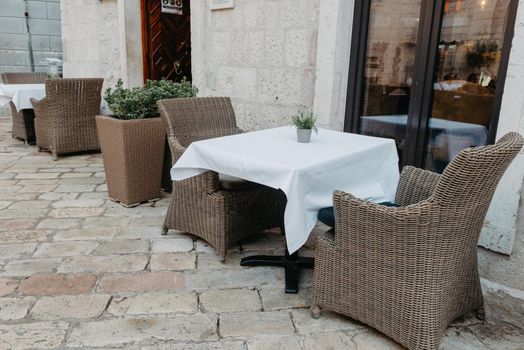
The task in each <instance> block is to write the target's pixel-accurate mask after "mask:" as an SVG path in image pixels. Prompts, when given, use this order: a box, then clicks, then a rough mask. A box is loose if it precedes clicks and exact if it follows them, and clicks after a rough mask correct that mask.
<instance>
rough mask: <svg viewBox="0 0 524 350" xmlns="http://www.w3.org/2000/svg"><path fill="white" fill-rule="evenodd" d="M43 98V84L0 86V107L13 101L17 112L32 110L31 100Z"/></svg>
mask: <svg viewBox="0 0 524 350" xmlns="http://www.w3.org/2000/svg"><path fill="white" fill-rule="evenodd" d="M44 97H45V84H0V106H3V105H5V104H8V103H9V102H10V101H13V103H14V105H15V106H16V109H17V111H20V110H21V109H33V105H32V104H31V100H30V99H31V98H36V99H37V100H40V99H42V98H44Z"/></svg>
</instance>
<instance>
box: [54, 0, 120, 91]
mask: <svg viewBox="0 0 524 350" xmlns="http://www.w3.org/2000/svg"><path fill="white" fill-rule="evenodd" d="M61 6H62V32H63V42H64V76H66V77H78V78H94V77H102V78H104V80H105V81H104V83H105V85H106V86H107V85H114V84H115V83H116V81H117V80H118V79H119V78H121V65H120V41H119V40H120V36H119V27H118V3H117V1H111V0H109V1H92V0H64V1H62V3H61Z"/></svg>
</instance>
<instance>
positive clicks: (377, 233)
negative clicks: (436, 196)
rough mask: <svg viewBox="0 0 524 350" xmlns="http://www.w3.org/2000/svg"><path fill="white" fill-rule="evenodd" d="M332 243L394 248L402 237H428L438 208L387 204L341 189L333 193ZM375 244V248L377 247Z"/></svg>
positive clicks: (350, 247)
mask: <svg viewBox="0 0 524 350" xmlns="http://www.w3.org/2000/svg"><path fill="white" fill-rule="evenodd" d="M333 207H334V211H335V244H336V246H337V248H339V249H340V248H342V249H346V250H351V251H354V250H355V249H360V250H362V249H367V248H369V247H373V246H374V247H375V248H372V249H382V248H384V249H393V248H394V247H388V242H391V244H392V245H393V246H397V244H396V243H395V242H397V243H400V242H402V241H405V240H409V239H410V238H413V239H414V240H416V241H419V240H420V241H422V240H425V239H431V238H429V237H432V235H431V234H430V232H429V231H430V226H431V225H430V223H431V222H432V221H435V222H436V221H437V219H438V215H439V213H440V207H439V206H438V204H435V203H433V202H431V201H422V202H419V203H417V204H413V205H410V206H407V207H387V206H385V205H380V204H377V203H373V202H368V201H365V200H362V199H359V198H356V197H355V196H353V195H351V194H349V193H345V192H342V191H336V192H335V193H334V194H333ZM377 247H378V248H377Z"/></svg>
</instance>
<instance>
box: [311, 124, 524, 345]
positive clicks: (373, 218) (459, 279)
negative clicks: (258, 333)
mask: <svg viewBox="0 0 524 350" xmlns="http://www.w3.org/2000/svg"><path fill="white" fill-rule="evenodd" d="M522 144H523V139H522V137H521V136H520V135H519V134H517V133H509V134H507V135H506V136H504V137H502V138H501V139H500V141H498V142H497V143H496V144H495V145H490V146H483V147H477V148H467V149H465V150H463V151H462V152H460V153H459V154H458V156H457V157H456V158H455V159H454V160H453V161H452V162H451V163H450V164H449V165H448V167H447V168H446V169H445V170H444V173H443V174H442V175H438V174H435V173H432V172H429V171H426V170H421V169H416V168H413V167H409V166H408V167H405V168H404V170H403V171H402V174H401V178H400V183H399V186H398V190H397V195H396V202H397V204H399V205H400V206H401V207H399V208H393V207H385V206H381V205H378V204H374V203H370V202H367V201H363V200H360V199H357V198H356V197H354V196H352V195H351V194H348V193H343V192H336V193H335V194H334V196H333V202H334V210H335V222H336V225H335V232H334V233H333V232H326V233H324V234H323V235H321V236H320V237H319V238H318V241H317V250H316V259H315V272H314V286H313V303H312V304H313V306H312V307H311V312H312V316H313V317H315V318H316V317H318V316H320V311H321V308H323V309H328V310H333V311H336V312H339V313H342V314H344V315H347V316H350V317H351V318H353V319H356V320H359V321H361V322H363V323H365V324H368V325H369V326H371V327H373V328H375V329H377V330H379V331H380V332H382V333H384V334H386V335H387V336H389V337H391V338H393V339H394V340H396V341H397V342H399V343H400V344H402V345H404V346H406V347H407V348H408V349H411V350H421V349H424V350H428V349H429V350H433V349H438V347H439V343H440V339H441V338H442V336H443V334H444V332H445V330H446V328H447V327H448V325H449V324H450V323H451V322H452V321H453V320H454V319H455V318H457V317H458V316H461V315H464V314H466V313H468V312H470V311H474V312H476V314H477V316H478V317H479V318H481V319H484V301H483V298H482V291H481V287H480V280H479V275H478V268H477V243H478V239H479V234H480V230H481V228H482V225H483V222H484V218H485V215H486V211H487V210H488V206H489V204H490V202H491V198H492V196H493V193H494V191H495V188H496V187H497V184H498V182H499V180H500V178H501V177H502V175H503V173H504V172H505V170H506V169H507V167H508V165H509V164H510V163H511V161H512V160H513V158H514V157H515V156H516V155H517V154H518V152H519V150H520V149H521V147H522Z"/></svg>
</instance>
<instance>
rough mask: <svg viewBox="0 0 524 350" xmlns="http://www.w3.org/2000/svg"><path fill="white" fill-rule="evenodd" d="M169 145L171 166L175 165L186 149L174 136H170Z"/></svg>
mask: <svg viewBox="0 0 524 350" xmlns="http://www.w3.org/2000/svg"><path fill="white" fill-rule="evenodd" d="M167 143H168V144H169V150H170V151H171V165H174V164H175V163H176V161H177V160H178V159H179V158H180V157H181V156H182V154H183V153H184V152H185V150H186V148H185V147H184V146H182V145H181V144H180V143H179V142H178V140H177V139H176V137H174V136H168V137H167Z"/></svg>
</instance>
